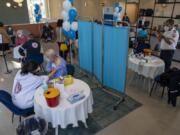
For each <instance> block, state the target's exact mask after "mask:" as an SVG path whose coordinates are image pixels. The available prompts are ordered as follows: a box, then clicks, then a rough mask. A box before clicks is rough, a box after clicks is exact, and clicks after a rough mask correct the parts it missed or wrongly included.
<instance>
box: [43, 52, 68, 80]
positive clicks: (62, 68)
mask: <svg viewBox="0 0 180 135" xmlns="http://www.w3.org/2000/svg"><path fill="white" fill-rule="evenodd" d="M45 57H46V58H47V61H48V62H47V65H46V71H47V72H49V78H50V79H55V78H58V77H60V76H65V75H67V69H66V61H65V60H64V59H63V58H61V57H59V56H58V55H56V53H55V51H54V50H53V49H48V50H47V51H46V52H45Z"/></svg>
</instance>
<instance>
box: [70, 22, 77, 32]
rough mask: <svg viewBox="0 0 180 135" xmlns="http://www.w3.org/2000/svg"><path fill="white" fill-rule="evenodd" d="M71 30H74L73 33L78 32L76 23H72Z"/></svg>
mask: <svg viewBox="0 0 180 135" xmlns="http://www.w3.org/2000/svg"><path fill="white" fill-rule="evenodd" d="M71 29H72V30H74V31H77V30H78V23H77V22H72V24H71Z"/></svg>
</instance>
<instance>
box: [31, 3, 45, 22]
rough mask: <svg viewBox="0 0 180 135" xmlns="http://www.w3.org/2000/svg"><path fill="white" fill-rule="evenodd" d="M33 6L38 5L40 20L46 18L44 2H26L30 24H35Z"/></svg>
mask: <svg viewBox="0 0 180 135" xmlns="http://www.w3.org/2000/svg"><path fill="white" fill-rule="evenodd" d="M35 4H39V5H40V8H41V14H42V18H43V19H45V18H47V4H46V0H27V5H28V12H29V20H30V23H35V22H36V21H35V13H34V9H35V7H34V5H35Z"/></svg>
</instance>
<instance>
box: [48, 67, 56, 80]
mask: <svg viewBox="0 0 180 135" xmlns="http://www.w3.org/2000/svg"><path fill="white" fill-rule="evenodd" d="M56 72H57V69H52V70H51V72H50V73H49V74H48V77H49V78H50V79H51V78H52V77H53V76H54V74H55V73H56Z"/></svg>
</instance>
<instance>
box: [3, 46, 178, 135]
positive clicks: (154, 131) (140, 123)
mask: <svg viewBox="0 0 180 135" xmlns="http://www.w3.org/2000/svg"><path fill="white" fill-rule="evenodd" d="M49 46H51V47H52V46H53V47H55V45H45V48H48V47H49ZM10 60H12V59H11V58H10ZM0 62H1V65H0V89H6V90H8V91H9V92H11V88H12V84H13V76H14V75H15V73H16V70H17V69H16V70H14V68H15V67H16V68H18V66H19V65H18V64H17V63H15V62H14V63H12V62H11V63H10V64H9V65H10V67H11V69H12V67H13V73H12V74H10V75H6V74H4V72H5V68H4V63H3V62H2V58H1V57H0ZM173 64H174V65H176V66H177V67H180V64H177V63H173ZM131 74H132V72H130V71H129V72H128V75H131ZM139 82H140V83H139V85H137V84H131V85H128V86H127V92H126V93H127V94H128V95H129V96H131V97H133V98H134V99H135V100H137V101H139V102H141V103H142V104H143V106H142V107H140V108H138V109H137V110H135V111H133V112H131V113H130V114H128V115H127V116H125V117H123V118H122V119H120V120H118V121H116V122H115V123H113V124H112V125H110V126H109V127H107V128H105V129H104V130H102V131H100V132H99V133H97V135H180V128H179V125H180V100H179V102H178V105H177V107H176V108H173V107H172V106H171V105H167V103H166V98H164V99H163V100H161V99H160V97H159V95H158V94H160V93H158V94H157V93H154V94H153V96H152V97H149V96H148V91H147V90H144V88H142V85H141V81H139ZM165 97H166V96H165ZM15 119H16V120H15V122H14V124H12V123H11V113H10V112H9V111H8V110H7V109H6V108H5V107H4V106H2V105H0V135H15V128H16V126H17V123H18V118H17V117H16V118H15Z"/></svg>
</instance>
